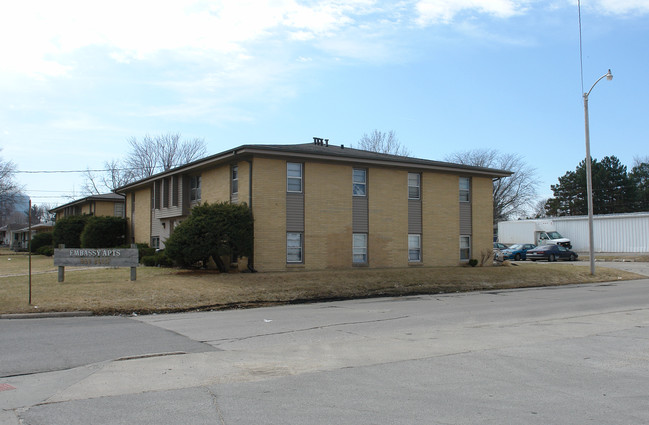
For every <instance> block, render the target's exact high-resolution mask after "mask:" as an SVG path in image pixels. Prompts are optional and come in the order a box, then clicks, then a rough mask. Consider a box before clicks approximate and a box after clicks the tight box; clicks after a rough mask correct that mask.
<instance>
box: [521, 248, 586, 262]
mask: <svg viewBox="0 0 649 425" xmlns="http://www.w3.org/2000/svg"><path fill="white" fill-rule="evenodd" d="M526 255H527V259H528V260H532V261H536V260H548V261H556V260H570V261H575V260H576V259H577V257H578V256H577V253H576V252H574V251H571V250H569V249H568V248H566V247H563V246H560V245H541V246H537V247H536V248H532V249H529V250H527V254H526Z"/></svg>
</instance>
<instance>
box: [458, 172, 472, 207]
mask: <svg viewBox="0 0 649 425" xmlns="http://www.w3.org/2000/svg"><path fill="white" fill-rule="evenodd" d="M463 180H466V181H467V182H468V183H469V188H468V189H463V188H462V181H463ZM459 190H460V193H459V196H460V202H471V178H470V177H460V181H459ZM462 193H466V194H467V199H462Z"/></svg>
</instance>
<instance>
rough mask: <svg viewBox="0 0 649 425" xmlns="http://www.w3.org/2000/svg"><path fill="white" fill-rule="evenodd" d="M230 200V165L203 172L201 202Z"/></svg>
mask: <svg viewBox="0 0 649 425" xmlns="http://www.w3.org/2000/svg"><path fill="white" fill-rule="evenodd" d="M229 201H230V165H229V164H225V165H221V166H218V167H216V168H211V169H209V170H204V171H203V172H201V202H203V203H206V202H207V203H210V204H214V203H216V202H229Z"/></svg>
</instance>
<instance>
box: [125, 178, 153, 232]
mask: <svg viewBox="0 0 649 425" xmlns="http://www.w3.org/2000/svg"><path fill="white" fill-rule="evenodd" d="M151 190H152V189H150V188H145V189H140V190H137V191H136V192H135V215H134V216H133V221H134V227H135V234H134V235H133V236H134V238H135V243H146V244H150V243H151ZM130 203H131V193H128V194H127V195H126V211H125V214H126V217H127V220H129V231H130V229H131V226H130V224H131V223H130V220H131V205H130Z"/></svg>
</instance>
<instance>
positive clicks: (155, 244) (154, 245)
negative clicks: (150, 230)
mask: <svg viewBox="0 0 649 425" xmlns="http://www.w3.org/2000/svg"><path fill="white" fill-rule="evenodd" d="M151 248H155V249H158V248H160V237H159V236H153V237H152V238H151Z"/></svg>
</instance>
